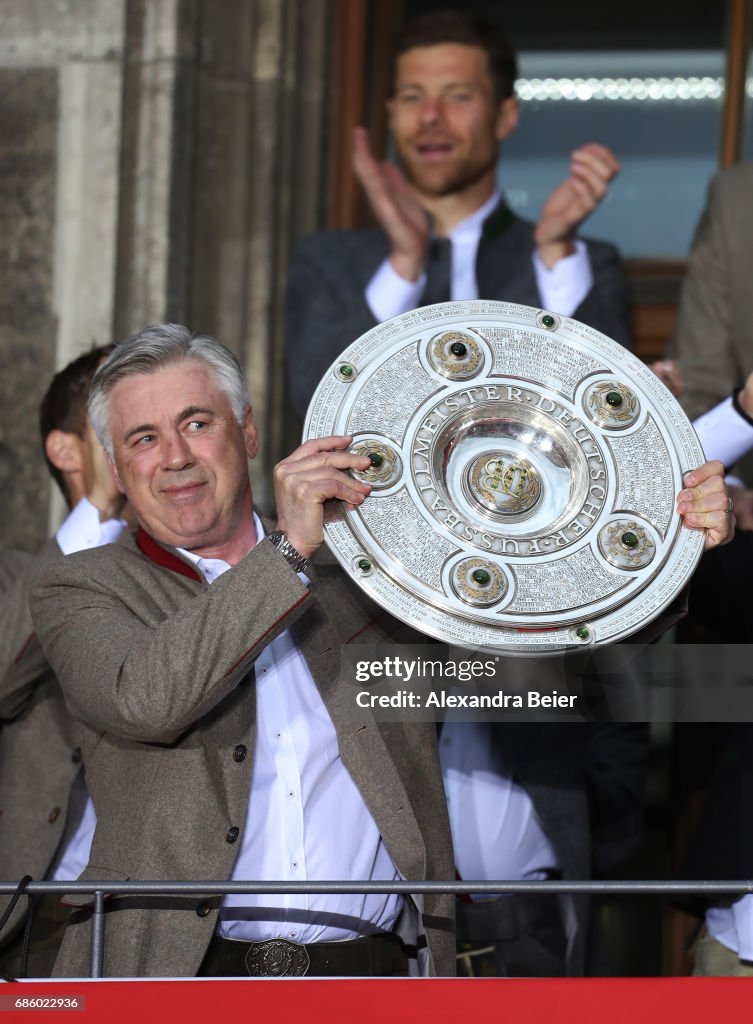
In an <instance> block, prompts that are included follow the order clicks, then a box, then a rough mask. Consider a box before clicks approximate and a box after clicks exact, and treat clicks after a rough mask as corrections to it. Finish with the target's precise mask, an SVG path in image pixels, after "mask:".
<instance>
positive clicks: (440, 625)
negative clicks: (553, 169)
mask: <svg viewBox="0 0 753 1024" xmlns="http://www.w3.org/2000/svg"><path fill="white" fill-rule="evenodd" d="M330 434H352V435H353V443H352V446H351V450H352V451H354V452H361V453H364V454H365V455H368V456H369V458H370V459H371V463H372V465H371V467H370V468H369V469H368V470H366V471H365V472H363V473H358V474H356V475H357V476H358V477H359V479H362V480H365V481H367V482H368V483H370V484H371V485H372V487H373V490H372V492H371V495H370V496H369V497H368V498H367V499H366V501H364V503H363V504H362V505H361V507H360V508H358V509H356V510H352V509H349V508H348V507H346V506H345V505H344V504H343V503H342V502H331V503H329V506H328V509H327V513H326V516H325V530H324V534H325V540H326V542H327V544H328V545H329V547H330V548H331V549H332V551H333V552H334V554H335V556H336V557H337V559H338V560H339V561H340V563H341V564H342V566H343V568H344V569H345V571H346V572H347V573H349V575H350V576H351V577H352V578H353V579H354V580H355V581H356V582H357V583H358V584H359V586H361V587H362V588H363V589H364V590H365V591H366V592H367V593H368V594H369V596H370V597H372V598H373V599H374V601H376V602H377V603H378V604H379V605H381V606H382V607H383V608H386V609H387V610H388V611H389V612H391V613H392V614H393V615H395V616H396V617H397V618H399V619H401V620H402V621H404V622H407V623H409V624H411V625H413V626H415V627H416V628H417V629H419V630H420V631H421V632H423V633H426V634H427V635H428V636H431V637H435V638H438V639H441V640H444V641H446V642H447V643H449V644H456V645H459V646H461V647H470V648H473V649H476V650H479V651H484V652H493V653H498V654H499V653H508V654H535V655H540V654H551V653H555V652H562V651H567V650H572V649H575V648H579V647H584V646H588V645H589V644H606V643H613V642H615V641H618V640H622V639H624V638H625V637H627V636H630V635H631V634H632V633H634V632H636V631H637V630H639V629H640V628H641V627H642V626H644V625H646V624H647V623H649V622H650V621H651V620H653V619H655V618H656V617H657V616H658V615H659V614H660V613H661V612H662V611H663V610H664V609H665V608H667V606H668V605H669V604H670V603H671V602H672V601H673V599H674V598H675V597H676V596H677V595H678V594H679V592H680V591H681V590H682V589H683V588H684V587H685V585H686V584H687V582H688V579H689V577H690V576H691V574H692V572H693V570H694V569H695V566H696V564H697V562H698V559H699V558H700V555H701V552H702V550H703V531H700V530H691V529H687V528H685V527H683V526H682V525H681V520H680V517H679V516H678V514H677V511H676V495H677V493H678V491H680V490H681V489H682V486H683V474H684V473H686V472H687V471H688V470H690V469H693V468H695V467H696V466H699V465H700V464H701V463H702V462H703V461H704V455H703V451H702V449H701V446H700V444H699V442H698V439H697V437H696V435H695V433H694V431H693V428H692V427H691V425H690V423H689V422H688V419H687V418H686V416H685V414H684V413H683V411H682V410H681V408H680V406H679V405H678V404H677V402H676V401H675V399H674V398H673V397H672V395H671V394H670V393H669V391H668V390H667V389H666V388H665V387H664V385H663V384H662V383H661V381H660V380H659V378H658V377H656V376H655V374H653V373H652V372H651V370H649V369H648V367H647V366H645V365H644V364H643V363H642V362H641V361H640V359H638V358H637V357H635V356H634V355H632V354H631V353H629V352H627V351H626V350H625V349H623V348H622V347H621V346H620V345H618V344H617V342H615V341H612V340H611V339H610V338H607V337H606V336H605V335H603V334H600V333H599V332H598V331H595V330H593V329H592V328H590V327H586V326H585V325H584V324H582V323H579V322H578V321H577V320H572V319H569V318H567V317H560V316H557V315H556V314H554V313H548V312H546V311H544V310H538V309H533V308H531V307H529V306H519V305H513V304H510V303H503V302H486V301H468V302H447V303H442V304H440V305H436V306H427V307H425V308H423V309H417V310H414V311H412V312H410V313H405V314H403V315H402V316H397V317H394V318H393V319H392V320H388V321H387V322H386V323H383V324H380V325H379V326H377V327H374V328H373V330H370V331H368V333H366V334H364V335H362V337H360V338H359V339H358V340H357V341H354V342H353V344H352V345H350V346H349V347H348V348H347V349H346V350H345V352H343V354H342V355H341V356H340V358H339V359H338V360H337V361H336V362H335V363H334V364H333V365H332V367H331V368H330V370H329V371H328V372H327V374H326V376H325V377H324V379H323V380H322V381H321V383H320V384H319V387H318V388H317V391H316V393H315V395H314V397H313V399H312V401H311V405H310V406H309V410H308V414H307V416H306V423H305V426H304V439H307V438H311V437H323V436H326V435H330Z"/></svg>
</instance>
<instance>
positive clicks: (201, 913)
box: [196, 900, 211, 917]
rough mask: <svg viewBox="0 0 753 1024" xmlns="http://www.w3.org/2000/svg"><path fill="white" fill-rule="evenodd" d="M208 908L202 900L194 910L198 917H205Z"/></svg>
mask: <svg viewBox="0 0 753 1024" xmlns="http://www.w3.org/2000/svg"><path fill="white" fill-rule="evenodd" d="M210 909H211V908H210V906H209V904H208V903H207V901H206V900H203V901H202V902H201V903H200V904H199V905H198V907H197V908H196V914H197V916H198V917H206V916H207V914H208V913H209V911H210Z"/></svg>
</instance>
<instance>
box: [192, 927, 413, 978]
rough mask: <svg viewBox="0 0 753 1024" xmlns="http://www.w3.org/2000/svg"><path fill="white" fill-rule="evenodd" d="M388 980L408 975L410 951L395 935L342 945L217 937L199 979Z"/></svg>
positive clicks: (202, 964)
mask: <svg viewBox="0 0 753 1024" xmlns="http://www.w3.org/2000/svg"><path fill="white" fill-rule="evenodd" d="M249 974H250V975H251V976H252V977H255V978H301V977H303V976H304V975H307V976H309V977H317V976H318V977H389V976H391V975H407V974H408V951H407V949H406V947H405V945H404V944H403V941H402V939H400V938H399V937H398V936H397V935H394V934H392V933H390V934H387V935H368V936H365V937H364V938H361V939H347V940H344V941H343V942H310V943H308V945H301V944H300V943H298V942H289V941H288V940H287V939H267V940H266V941H264V942H241V941H239V940H238V939H224V938H222V937H221V936H219V935H215V936H214V937H213V939H212V941H211V942H210V943H209V948H208V949H207V952H206V956H205V957H204V959H203V960H202V962H201V967H200V968H199V970H198V976H199V977H205V978H218V977H219V978H228V977H229V978H237V977H244V976H245V975H249Z"/></svg>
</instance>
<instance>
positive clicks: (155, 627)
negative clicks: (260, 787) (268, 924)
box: [32, 531, 454, 976]
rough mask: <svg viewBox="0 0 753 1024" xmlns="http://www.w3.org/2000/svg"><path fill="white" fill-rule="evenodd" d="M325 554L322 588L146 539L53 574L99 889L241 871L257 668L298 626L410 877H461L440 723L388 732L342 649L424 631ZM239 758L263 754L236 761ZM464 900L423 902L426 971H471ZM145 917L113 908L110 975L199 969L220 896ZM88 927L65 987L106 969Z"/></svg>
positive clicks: (76, 933)
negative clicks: (214, 576) (207, 569)
mask: <svg viewBox="0 0 753 1024" xmlns="http://www.w3.org/2000/svg"><path fill="white" fill-rule="evenodd" d="M318 561H319V563H320V564H319V567H318V568H314V569H312V580H311V585H310V586H309V587H307V586H305V585H304V584H303V583H302V582H301V580H300V579H299V577H298V575H297V574H296V573H295V572H294V571H293V570H292V569H291V567H290V566H289V564H288V562H287V561H286V560H285V558H284V557H283V556H282V555H281V554H280V552H279V551H278V550H277V549H276V548H275V547H274V546H273V545H272V544H268V543H266V542H261V543H259V544H258V545H257V546H256V547H255V548H254V549H253V550H252V551H251V552H250V553H249V554H248V555H247V556H246V557H245V558H244V559H243V560H242V561H241V562H240V563H239V564H238V565H237V566H235V567H233V568H232V569H231V570H229V571H228V572H226V573H225V574H224V575H223V576H221V577H220V578H219V579H218V580H217V581H216V582H214V583H213V584H212V586H211V587H209V586H207V584H206V583H205V582H204V580H203V578H200V577H199V575H198V573H197V571H196V569H195V567H194V566H193V565H191V564H189V563H188V562H187V561H185V560H183V559H181V558H180V557H179V556H178V555H177V554H176V553H175V552H174V551H173V550H171V549H165V548H162V547H161V546H160V545H158V544H157V543H156V542H155V541H154V540H152V539H151V538H150V537H149V536H148V535H146V534H145V533H143V532H141V531H139V533H138V534H136V535H135V536H134V538H131V539H129V540H128V541H127V542H126V543H124V544H121V545H119V546H117V547H110V548H107V549H99V550H92V551H87V552H81V553H80V554H76V555H71V556H69V557H68V558H66V559H64V561H63V562H62V563H60V564H59V565H57V566H49V567H47V568H46V569H45V571H43V572H42V573H41V574H40V577H39V580H38V583H37V586H36V587H35V590H34V596H33V601H32V612H33V615H34V619H35V623H36V626H37V630H38V633H39V636H40V639H41V641H42V644H43V646H44V648H45V651H46V653H47V656H48V657H49V659H50V662H51V664H52V665H53V666H54V668H55V670H56V672H57V674H58V677H59V678H60V680H61V683H62V686H63V689H64V691H65V695H66V699H67V702H68V704H69V707H70V709H71V711H72V712H73V713H74V715H76V716H77V717H78V718H80V719H81V720H82V721H83V722H84V723H85V725H84V726H83V727H82V746H83V750H84V758H85V762H86V766H87V784H88V788H89V792H90V793H91V796H92V799H93V801H94V806H95V810H96V813H97V829H96V832H95V836H94V841H93V846H92V853H91V860H90V863H89V866H88V867H87V869H86V871H85V872H84V875H83V877H84V878H89V879H115V880H120V879H184V880H206V879H217V880H223V879H227V878H228V877H229V876H230V874H231V871H232V867H233V864H234V861H235V858H236V855H237V851H238V849H239V848H240V843H238V844H231V843H229V842H228V841H227V838H226V836H227V834H228V829H229V828H230V827H232V826H236V827H237V828H239V829H241V831H242V830H243V828H244V827H245V826H246V824H247V823H246V813H247V809H248V793H249V786H250V782H251V773H252V770H253V764H254V741H255V688H254V660H255V659H256V657H257V656H258V655H259V654H260V653H261V651H262V650H263V649H264V648H265V646H266V645H267V644H269V643H270V642H271V641H272V640H274V638H275V637H276V636H278V635H279V634H280V633H281V632H282V631H283V630H285V629H289V628H292V631H293V636H294V638H295V640H296V643H297V644H298V646H299V649H300V650H301V651H302V653H303V655H304V657H305V659H306V661H307V663H308V666H309V669H310V670H311V673H312V676H313V678H314V680H315V682H316V684H317V686H318V688H319V691H320V693H321V695H322V698H323V700H324V702H325V704H326V706H327V709H328V711H329V713H330V716H331V718H332V721H333V723H334V726H335V729H336V732H337V737H338V743H339V749H340V755H341V757H342V760H343V763H344V764H345V766H346V768H347V769H348V771H349V772H350V774H351V777H352V778H353V780H354V781H355V783H356V785H357V786H358V788H359V790H360V792H361V794H362V796H363V797H364V800H365V802H366V804H367V806H368V807H369V809H370V811H371V813H372V814H373V816H374V819H375V821H376V824H377V826H378V827H379V829H380V832H381V834H382V837H383V839H384V841H385V843H386V845H387V848H388V850H389V852H390V854H391V856H392V858H393V860H394V862H395V864H396V866H397V868H398V871H399V872H400V874H401V875H402V876H403V877H404V878H407V879H417V880H423V879H432V878H435V879H452V878H453V877H454V874H453V861H452V844H451V840H450V834H449V823H448V821H447V814H446V808H445V804H444V792H443V788H442V780H441V774H440V770H439V763H438V757H437V751H436V736H435V732H434V728H433V725H432V724H431V723H427V724H422V725H408V724H406V723H404V722H403V723H395V724H392V723H390V724H384V723H379V724H377V723H375V721H374V719H373V716H372V713H371V712H370V711H367V710H363V709H359V708H357V706H356V702H355V688H354V686H353V680H352V679H349V678H348V675H347V672H346V671H345V670H344V669H343V668H342V666H341V657H340V653H341V645H342V644H345V643H378V642H380V641H383V640H388V639H389V640H392V641H394V642H400V641H402V640H408V639H415V635H414V634H412V632H411V631H410V630H407V629H406V628H405V627H402V626H400V625H399V624H398V623H397V622H395V621H394V620H392V619H391V618H390V617H389V616H387V615H384V614H380V613H379V611H378V609H376V608H375V607H374V606H373V605H372V604H371V603H370V602H369V601H368V600H367V599H366V598H365V597H364V596H363V595H361V594H360V593H359V592H356V591H355V590H354V589H353V588H352V587H351V585H350V584H349V583H348V581H347V579H346V577H345V575H344V574H343V573H342V570H341V569H340V568H339V566H336V565H334V564H333V563H332V562H331V561H328V560H327V556H326V555H322V556H321V557H320V558H318ZM239 747H244V748H245V749H246V750H247V756H246V757H244V758H240V759H239V758H237V757H235V756H234V752H235V751H237V749H238V748H239ZM252 813H253V809H252ZM258 813H259V814H260V815H262V816H263V813H264V811H263V808H260V809H259V812H258ZM69 899H70V901H71V902H73V903H76V902H79V903H81V902H85V901H82V900H80V899H79V900H78V901H77V900H76V899H75V898H73V897H69ZM452 903H453V901H452V897H447V896H442V897H425V898H423V897H421V896H418V895H417V896H415V897H413V898H412V899H410V900H407V901H406V912H405V913H404V914H403V915H402V917H401V922H400V931H401V934H402V935H403V937H404V938H406V939H407V940H410V941H412V942H417V943H418V946H419V947H420V948H419V968H420V970H421V972H422V973H437V974H451V973H453V971H454V938H453V919H452V918H453V907H452ZM145 906H148V905H147V904H145V901H144V900H142V899H141V898H139V897H135V898H114V899H112V900H110V901H109V912H108V913H107V915H106V918H107V929H106V944H105V965H104V971H105V975H106V976H190V975H194V974H195V973H196V971H197V969H198V968H199V965H200V964H201V961H202V959H203V956H204V954H205V952H206V949H207V946H208V944H209V941H210V939H211V937H212V934H213V933H214V931H215V927H216V924H217V916H218V910H219V906H220V899H219V898H217V899H211V900H199V899H197V898H196V897H191V898H173V897H170V898H162V899H161V900H160V901H159V906H158V909H145ZM82 917H83V918H84V920H83V921H82V920H81V918H82ZM85 918H86V915H85V914H82V913H81V912H78V913H77V914H75V915H74V923H73V924H71V925H70V926H69V928H68V932H67V934H66V937H65V939H64V941H63V946H62V949H61V953H60V956H59V958H58V963H57V964H56V967H55V973H56V974H57V975H58V976H81V975H84V974H86V973H87V971H88V957H89V922H88V921H87V920H85Z"/></svg>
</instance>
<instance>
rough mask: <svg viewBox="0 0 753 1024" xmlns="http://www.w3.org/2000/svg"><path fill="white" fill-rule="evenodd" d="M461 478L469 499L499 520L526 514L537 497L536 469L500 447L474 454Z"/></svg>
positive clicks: (538, 478) (536, 502)
mask: <svg viewBox="0 0 753 1024" xmlns="http://www.w3.org/2000/svg"><path fill="white" fill-rule="evenodd" d="M465 480H466V487H467V493H468V496H469V497H470V499H471V500H472V501H473V502H474V503H475V504H477V505H478V506H479V507H480V508H481V509H482V510H483V511H484V512H486V513H490V514H491V515H493V516H499V517H501V518H503V519H511V518H519V517H520V516H524V515H526V514H527V513H529V512H531V511H533V509H534V508H535V507H536V506H537V505H538V503H539V501H540V499H541V479H540V477H539V474H538V473H537V472H536V469H535V468H534V466H533V465H532V464H531V463H530V462H529V461H528V460H527V459H524V458H522V457H521V456H520V455H519V454H516V453H515V452H512V451H505V450H503V449H500V450H497V451H492V452H484V453H482V454H481V455H478V456H476V458H475V459H473V460H472V461H471V462H470V464H469V466H468V469H467V471H466V476H465Z"/></svg>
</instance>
